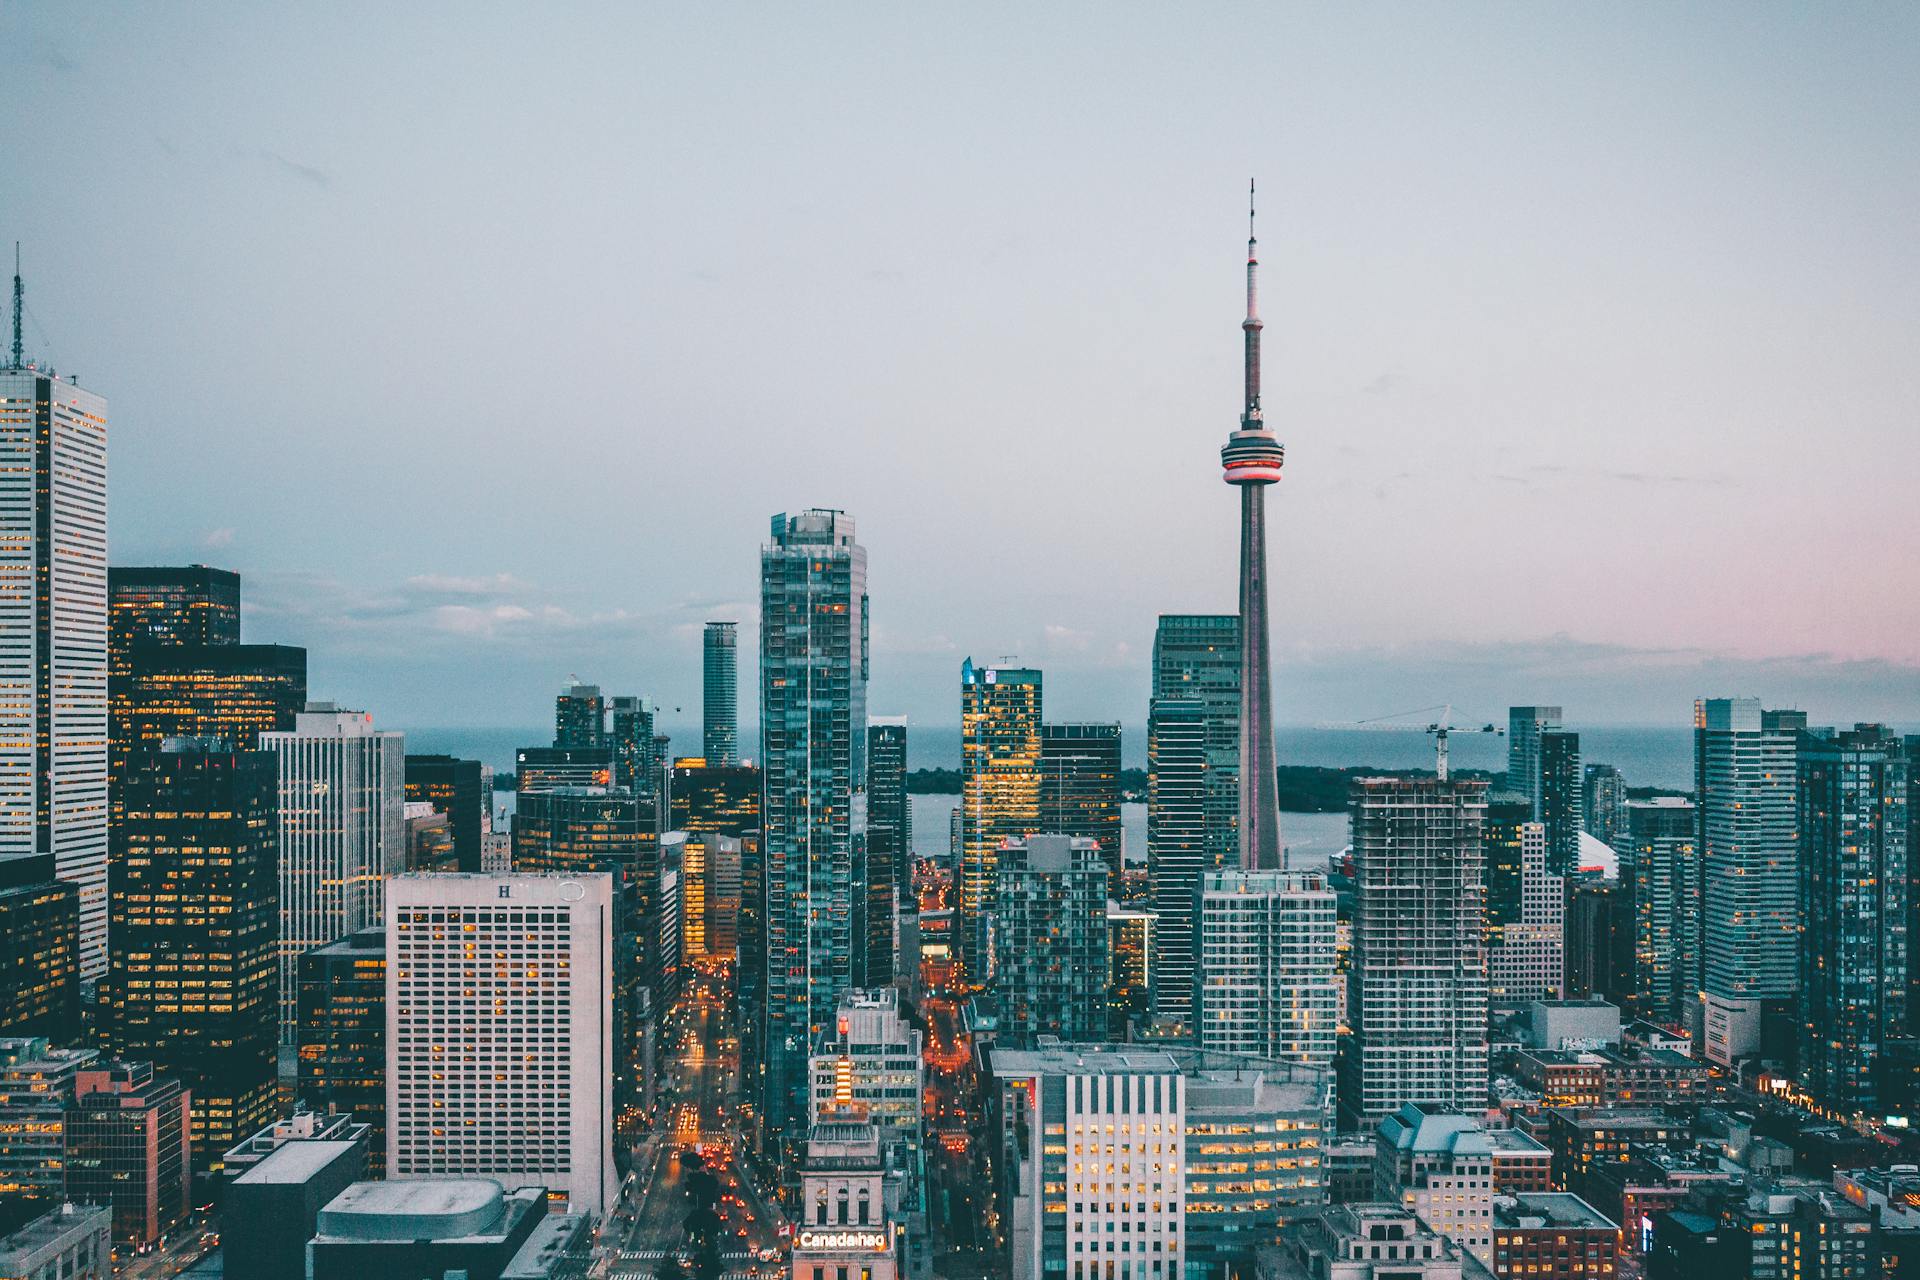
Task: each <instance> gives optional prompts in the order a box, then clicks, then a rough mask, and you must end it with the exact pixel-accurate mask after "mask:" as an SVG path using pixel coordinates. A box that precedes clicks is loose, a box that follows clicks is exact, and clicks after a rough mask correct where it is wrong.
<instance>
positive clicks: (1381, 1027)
mask: <svg viewBox="0 0 1920 1280" xmlns="http://www.w3.org/2000/svg"><path fill="white" fill-rule="evenodd" d="M1485 815H1486V783H1484V782H1479V781H1475V780H1472V779H1460V778H1455V779H1451V780H1449V781H1447V782H1440V781H1437V780H1435V779H1432V778H1360V779H1357V780H1356V781H1355V782H1354V784H1353V862H1354V890H1355V892H1354V907H1353V951H1352V955H1351V959H1350V962H1349V964H1348V974H1347V1023H1348V1025H1349V1026H1350V1027H1352V1029H1353V1034H1352V1036H1351V1037H1350V1038H1349V1040H1348V1042H1347V1044H1346V1045H1345V1046H1344V1049H1343V1057H1342V1062H1341V1076H1340V1107H1341V1110H1342V1112H1343V1113H1344V1114H1346V1115H1347V1116H1349V1117H1350V1118H1351V1119H1353V1120H1355V1121H1361V1122H1364V1121H1371V1120H1375V1119H1378V1118H1380V1117H1381V1116H1384V1115H1387V1114H1389V1113H1391V1112H1393V1111H1396V1110H1398V1109H1399V1108H1400V1107H1401V1106H1403V1105H1405V1104H1406V1103H1409V1102H1419V1103H1432V1104H1437V1105H1441V1106H1457V1107H1461V1108H1463V1109H1467V1110H1475V1109H1478V1108H1480V1107H1482V1106H1484V1105H1485V1104H1486V1097H1487V1051H1488V1046H1487V952H1486V947H1485V945H1484V943H1483V942H1482V941H1481V929H1482V913H1483V911H1484V902H1483V895H1484V892H1485V890H1484V886H1483V884H1482V882H1481V858H1482V849H1481V831H1482V824H1483V822H1484V821H1485Z"/></svg>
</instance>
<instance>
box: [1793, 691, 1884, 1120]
mask: <svg viewBox="0 0 1920 1280" xmlns="http://www.w3.org/2000/svg"><path fill="white" fill-rule="evenodd" d="M1797 825H1798V827H1799V831H1800V903H1801V908H1802V911H1803V913H1804V916H1803V927H1804V932H1802V934H1801V935H1800V993H1799V995H1800V1001H1799V1012H1800V1023H1801V1032H1800V1037H1799V1039H1800V1046H1801V1048H1800V1078H1801V1083H1802V1085H1803V1086H1804V1087H1805V1088H1806V1090H1807V1092H1808V1093H1810V1094H1812V1095H1813V1096H1814V1098H1815V1099H1816V1100H1817V1101H1818V1102H1819V1103H1820V1104H1821V1105H1822V1106H1825V1107H1829V1108H1831V1109H1832V1110H1834V1111H1836V1112H1839V1113H1841V1114H1843V1115H1851V1114H1853V1113H1855V1112H1865V1113H1867V1114H1868V1115H1875V1114H1879V1111H1880V1107H1879V1101H1880V1100H1879V1091H1878V1089H1877V1087H1876V1084H1877V1081H1876V1074H1877V1073H1876V1071H1875V1066H1876V1062H1875V1060H1876V1059H1877V1058H1878V1057H1879V1056H1880V1053H1881V1050H1882V1047H1883V1046H1884V1045H1885V1044H1886V1042H1887V1041H1888V1040H1889V1039H1891V1038H1894V1037H1898V1036H1904V1035H1907V1034H1909V1011H1908V1009H1907V965H1908V954H1909V953H1908V947H1909V941H1908V938H1907V924H1908V920H1907V915H1908V902H1907V894H1908V892H1909V883H1910V882H1909V878H1908V877H1909V871H1910V867H1909V857H1910V852H1909V850H1908V848H1907V761H1906V756H1905V753H1904V751H1903V750H1902V748H1901V744H1900V740H1899V739H1898V738H1896V737H1895V736H1893V735H1892V734H1891V733H1889V732H1888V731H1887V729H1886V727H1885V726H1884V725H1877V724H1862V725H1855V726H1854V727H1853V728H1852V729H1844V730H1839V731H1835V730H1832V729H1816V730H1814V731H1813V732H1811V733H1808V734H1806V735H1804V736H1803V737H1802V738H1801V739H1800V751H1799V814H1798V823H1797Z"/></svg>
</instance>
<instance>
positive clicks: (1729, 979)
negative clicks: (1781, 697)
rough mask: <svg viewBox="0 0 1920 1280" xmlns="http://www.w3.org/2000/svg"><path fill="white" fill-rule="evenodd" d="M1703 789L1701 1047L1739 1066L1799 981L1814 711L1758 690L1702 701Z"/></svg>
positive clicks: (1697, 754) (1697, 724)
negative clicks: (1799, 818)
mask: <svg viewBox="0 0 1920 1280" xmlns="http://www.w3.org/2000/svg"><path fill="white" fill-rule="evenodd" d="M1693 725H1694V732H1693V742H1694V796H1695V798H1696V802H1697V804H1698V808H1697V810H1696V817H1697V821H1698V835H1697V836H1696V837H1695V843H1696V844H1697V846H1698V848H1699V853H1700V856H1699V860H1698V867H1699V874H1700V880H1701V891H1700V907H1701V918H1702V936H1701V946H1700V952H1699V955H1698V956H1697V961H1698V964H1699V977H1698V979H1697V981H1698V985H1697V986H1696V987H1695V990H1697V991H1700V992H1702V993H1703V995H1704V998H1705V999H1704V1005H1703V1007H1702V1010H1701V1019H1700V1022H1699V1023H1698V1024H1696V1025H1697V1029H1698V1030H1700V1031H1701V1032H1702V1036H1703V1037H1704V1038H1701V1037H1696V1039H1695V1043H1696V1044H1699V1045H1702V1046H1703V1047H1704V1048H1705V1051H1706V1055H1707V1058H1708V1060H1709V1061H1712V1062H1717V1063H1719V1064H1720V1065H1722V1066H1732V1065H1734V1064H1735V1063H1736V1062H1738V1061H1739V1060H1740V1059H1741V1058H1742V1057H1745V1056H1747V1055H1749V1054H1752V1053H1754V1052H1757V1051H1758V1050H1759V1049H1760V1046H1761V1027H1762V1022H1763V1018H1764V1016H1765V1015H1766V1013H1768V1012H1769V1005H1771V1006H1772V1008H1773V1009H1774V1010H1782V1009H1784V1007H1785V1006H1786V1004H1787V1003H1788V1002H1789V1001H1791V1000H1792V998H1793V994H1794V988H1795V987H1796V985H1797V984H1798V980H1799V964H1800V951H1799V941H1800V905H1799V893H1800V885H1799V870H1798V868H1799V858H1800V850H1799V838H1798V835H1797V834H1796V831H1795V813H1794V809H1795V795H1794V791H1795V782H1796V766H1795V757H1796V750H1797V739H1798V736H1799V731H1800V730H1802V729H1805V728H1806V727H1807V717H1806V714H1805V713H1804V712H1799V711H1763V710H1762V709H1761V707H1760V702H1759V699H1757V698H1705V699H1702V700H1701V701H1699V702H1697V703H1695V704H1694V714H1693Z"/></svg>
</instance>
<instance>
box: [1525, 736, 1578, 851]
mask: <svg viewBox="0 0 1920 1280" xmlns="http://www.w3.org/2000/svg"><path fill="white" fill-rule="evenodd" d="M1583 781H1584V778H1583V776H1582V774H1581V769H1580V735H1579V734H1577V733H1573V732H1571V731H1569V730H1566V729H1543V730H1541V732H1540V798H1539V801H1538V803H1537V804H1536V805H1535V806H1534V808H1535V814H1534V821H1536V822H1538V823H1540V825H1542V826H1543V827H1545V828H1546V829H1547V874H1548V875H1551V876H1559V877H1562V878H1569V877H1571V876H1573V875H1574V874H1575V873H1576V872H1578V871H1579V870H1580V832H1581V830H1582V828H1584V827H1585V826H1586V820H1587V818H1586V814H1587V810H1586V803H1585V801H1584V800H1583V799H1582V791H1581V784H1582V783H1583Z"/></svg>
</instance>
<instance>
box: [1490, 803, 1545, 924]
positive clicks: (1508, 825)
mask: <svg viewBox="0 0 1920 1280" xmlns="http://www.w3.org/2000/svg"><path fill="white" fill-rule="evenodd" d="M1532 824H1533V801H1531V800H1529V799H1527V797H1525V796H1523V795H1521V794H1520V793H1519V792H1516V791H1493V792H1489V793H1488V794H1487V814H1486V820H1485V823H1484V824H1483V826H1482V828H1481V830H1482V832H1483V836H1482V840H1481V847H1482V849H1483V851H1484V853H1483V857H1482V865H1481V879H1482V882H1483V884H1484V885H1485V887H1486V904H1487V908H1486V915H1485V921H1484V924H1483V927H1482V928H1481V931H1480V932H1481V936H1482V937H1483V938H1484V939H1485V940H1486V944H1487V953H1488V955H1492V953H1493V951H1494V950H1495V948H1497V947H1499V945H1500V940H1501V938H1502V936H1503V935H1504V934H1505V933H1506V928H1507V926H1508V925H1510V924H1519V923H1520V901H1521V893H1522V890H1523V888H1524V886H1525V883H1526V856H1525V847H1524V843H1523V840H1522V832H1523V830H1524V828H1526V827H1527V826H1529V825H1532ZM1543 830H1544V829H1543ZM1542 839H1543V840H1544V835H1543V836H1542Z"/></svg>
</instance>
